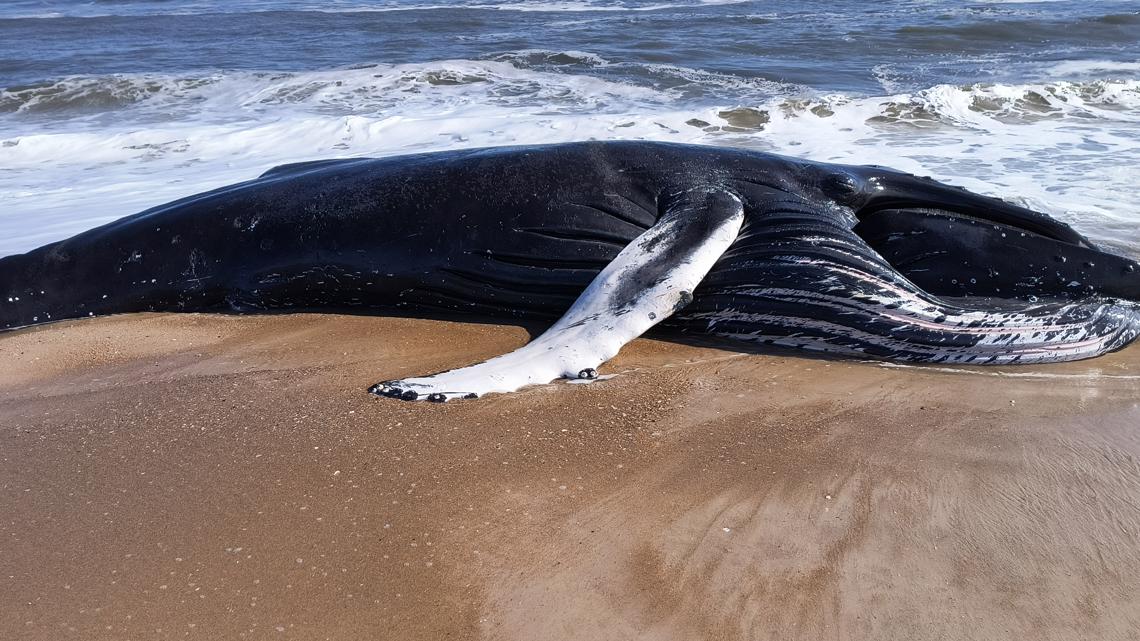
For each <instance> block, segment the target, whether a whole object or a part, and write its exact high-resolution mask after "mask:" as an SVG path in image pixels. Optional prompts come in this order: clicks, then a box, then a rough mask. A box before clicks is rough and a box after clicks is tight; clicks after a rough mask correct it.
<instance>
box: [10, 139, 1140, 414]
mask: <svg viewBox="0 0 1140 641" xmlns="http://www.w3.org/2000/svg"><path fill="white" fill-rule="evenodd" d="M1138 267H1140V265H1138V264H1137V263H1136V262H1134V261H1132V260H1130V259H1128V258H1125V257H1122V256H1118V255H1115V254H1113V253H1110V252H1107V251H1104V250H1102V249H1099V248H1098V247H1096V246H1095V245H1094V244H1093V243H1091V242H1090V241H1089V240H1087V239H1086V238H1085V237H1083V236H1082V235H1080V234H1079V233H1077V232H1075V231H1074V230H1073V229H1071V228H1070V227H1069V226H1068V225H1066V224H1064V223H1062V222H1060V221H1057V220H1055V219H1053V218H1051V217H1049V216H1047V215H1045V214H1042V213H1038V212H1034V211H1031V210H1029V209H1025V208H1022V207H1019V206H1016V205H1014V204H1011V203H1008V202H1005V201H1002V200H999V199H995V198H990V197H985V196H981V195H977V194H974V193H970V192H968V191H966V190H964V189H961V188H957V187H952V186H947V185H944V184H941V183H938V182H936V181H933V180H931V179H929V178H922V177H917V176H913V175H909V174H906V173H902V172H898V171H894V170H891V169H887V168H883V167H873V166H848V165H837V164H825V163H817V162H810V161H806V160H800V159H795V158H789V157H782V156H776V155H771V154H766V153H760V152H755V151H748V150H741V149H728V148H717V147H706V146H692V145H679V144H670V143H652V142H632V141H630V142H626V141H613V142H582V143H569V144H559V145H543V146H532V147H502V148H488V149H474V150H463V151H449V152H438V153H427V154H417V155H407V156H397V157H387V158H379V159H371V158H361V159H341V160H327V161H317V162H308V163H299V164H293V165H285V166H281V167H277V168H274V169H271V170H270V171H268V172H266V173H265V174H263V175H262V176H260V177H258V178H256V179H254V180H250V181H248V182H243V183H239V184H235V185H232V186H228V187H223V188H221V189H216V190H213V191H210V192H206V193H203V194H198V195H195V196H191V197H188V198H184V199H181V200H178V201H175V202H172V203H169V204H166V205H162V206H159V207H155V208H152V209H149V210H146V211H144V212H141V213H138V214H135V215H132V216H128V217H126V218H123V219H120V220H118V221H115V222H112V223H110V224H107V225H104V226H102V227H99V228H96V229H92V230H90V231H86V232H83V233H81V234H78V235H76V236H74V237H72V238H69V239H67V240H63V241H60V242H57V243H53V244H50V245H47V246H44V247H41V248H39V249H36V250H33V251H31V252H28V253H26V254H21V255H15V256H8V257H5V258H2V259H0V330H3V329H15V328H19V327H24V326H28V325H35V324H38V323H45V322H51V321H58V320H63V319H69V318H79V317H87V316H98V315H102V314H111V313H122V312H133V311H148V310H150V311H208V310H236V311H239V312H256V311H260V310H279V309H330V308H332V309H345V308H357V309H369V310H375V311H376V313H399V314H412V315H433V316H440V315H442V316H445V317H451V318H461V319H462V318H475V317H484V318H486V317H490V318H495V319H502V320H511V319H538V320H546V321H550V322H552V324H551V325H550V326H549V329H547V330H546V331H545V332H544V333H543V334H541V335H540V336H538V337H537V338H536V339H534V340H533V341H531V342H530V343H529V344H527V345H525V346H523V347H522V348H520V349H518V350H517V351H515V352H512V353H510V354H506V355H503V356H499V357H497V358H493V359H491V360H488V361H485V362H483V363H479V364H475V365H472V366H470V367H465V368H461V369H456V370H452V371H448V372H442V373H439V374H435V375H432V376H424V377H420V378H408V379H403V380H392V381H385V382H383V383H378V384H376V385H374V386H373V387H372V388H370V389H371V391H372V392H374V393H376V394H379V395H384V396H391V397H396V398H402V399H407V400H432V401H446V400H450V399H453V398H471V397H478V396H481V395H483V394H487V393H492V392H508V391H513V390H516V389H518V388H520V387H523V386H525V385H530V384H541V383H547V382H550V381H552V380H554V379H557V378H560V377H570V378H592V377H595V376H596V375H597V369H596V368H597V367H598V366H600V365H601V364H602V363H604V362H605V361H606V360H607V359H609V358H611V357H613V356H614V355H615V354H616V353H617V351H618V350H619V349H620V348H621V347H622V345H624V344H625V343H626V342H628V341H630V340H632V339H633V338H635V337H637V336H639V335H641V334H642V333H643V332H645V331H647V330H648V329H650V328H651V327H653V326H655V325H658V324H661V325H662V326H663V327H668V328H671V329H672V330H674V331H675V332H682V333H690V334H699V335H712V336H719V337H726V338H730V339H738V340H744V341H756V342H760V343H764V344H772V345H780V346H790V347H796V348H803V349H809V350H817V351H824V352H831V353H837V354H845V355H854V356H859V357H872V358H887V359H895V360H902V361H913V362H944V363H968V364H984V363H1039V362H1050V361H1062V360H1073V359H1080V358H1087V357H1092V356H1096V355H1099V354H1102V353H1105V352H1107V351H1111V350H1115V349H1118V348H1120V347H1122V346H1124V345H1125V344H1127V343H1128V342H1130V341H1132V340H1133V339H1134V338H1136V336H1137V334H1138V333H1140V269H1138Z"/></svg>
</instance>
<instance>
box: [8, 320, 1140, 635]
mask: <svg viewBox="0 0 1140 641" xmlns="http://www.w3.org/2000/svg"><path fill="white" fill-rule="evenodd" d="M526 337H527V334H526V332H525V331H524V330H522V329H520V328H517V327H499V326H491V325H464V324H455V323H444V322H436V321H422V320H407V319H390V318H369V317H352V316H334V315H303V314H299V315H287V316H260V317H237V316H207V315H132V316H122V317H112V318H106V319H98V320H92V321H84V322H77V323H67V324H60V325H55V326H49V327H43V328H40V329H33V330H25V331H22V332H18V333H12V334H7V335H3V336H0V364H2V368H0V639H5V640H23V639H44V640H52V641H54V640H57V639H83V640H98V639H139V640H149V639H207V640H220V639H338V640H339V639H401V640H403V639H468V638H485V639H520V640H527V641H529V640H535V639H605V640H613V639H780V640H788V639H812V640H816V639H874V640H881V639H906V640H908V641H911V640H915V639H987V640H994V639H1019V640H1028V639H1032V640H1041V639H1064V640H1066V641H1068V640H1072V639H1133V638H1136V637H1138V636H1140V348H1138V347H1133V348H1131V349H1128V350H1124V351H1122V352H1119V353H1116V354H1112V355H1109V356H1107V357H1104V358H1100V359H1096V360H1092V361H1086V362H1081V363H1072V364H1065V365H1057V366H1038V367H1032V368H1012V369H1011V368H1005V369H1000V368H999V369H976V370H973V371H968V370H961V369H960V370H948V369H938V368H914V367H888V366H885V365H883V364H875V363H857V362H838V361H826V360H817V359H809V358H802V357H799V356H780V355H775V356H773V355H744V354H738V353H735V352H732V351H726V350H723V349H715V348H710V347H693V346H687V345H679V344H674V343H668V342H660V341H654V340H639V341H636V342H635V343H633V344H631V345H630V346H628V347H627V348H626V349H625V350H623V351H622V353H621V355H620V356H619V357H618V358H617V359H615V360H614V361H613V362H611V363H609V364H608V365H606V366H605V367H604V368H603V374H605V373H616V374H618V376H616V377H615V378H612V379H610V380H606V381H602V382H599V383H594V384H590V385H569V384H557V385H550V386H544V387H538V388H531V389H528V390H526V391H524V392H522V393H519V394H514V395H509V396H493V397H487V398H485V399H480V400H478V401H468V402H454V403H449V404H447V405H435V404H413V403H404V402H400V401H393V400H389V399H377V398H373V397H370V396H368V395H366V394H365V393H364V391H363V390H364V389H365V387H366V386H367V385H369V384H371V383H374V382H376V381H377V380H380V379H382V378H396V377H401V376H407V375H416V374H423V373H426V372H430V371H435V370H440V369H445V368H450V367H455V366H460V365H465V364H468V363H470V362H473V361H475V360H479V359H483V358H486V357H489V356H492V355H495V354H498V353H501V352H504V351H506V350H508V349H511V348H513V347H515V346H518V345H520V344H522V343H523V342H525V340H526Z"/></svg>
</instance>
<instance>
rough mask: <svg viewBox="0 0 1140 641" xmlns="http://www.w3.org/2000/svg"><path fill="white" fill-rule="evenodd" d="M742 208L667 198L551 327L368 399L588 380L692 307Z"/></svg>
mask: <svg viewBox="0 0 1140 641" xmlns="http://www.w3.org/2000/svg"><path fill="white" fill-rule="evenodd" d="M743 221H744V206H743V204H742V202H741V200H740V198H738V197H737V196H736V195H735V194H733V193H731V192H729V191H727V190H723V189H719V188H711V189H710V188H707V187H706V188H694V189H691V190H688V191H683V192H679V193H677V194H673V195H672V196H671V198H670V199H669V205H667V207H666V209H665V211H664V214H663V215H662V216H661V218H660V219H659V220H658V221H657V222H656V223H655V224H654V225H653V226H652V227H650V228H649V229H648V230H646V231H645V232H644V233H642V234H641V235H639V236H638V237H637V238H635V239H634V240H633V241H632V242H631V243H629V244H628V245H626V247H625V248H624V249H623V250H622V251H621V252H620V253H619V254H618V255H617V257H616V258H614V260H613V261H611V262H610V263H609V264H608V265H607V266H606V267H605V268H604V269H603V270H602V271H601V273H599V274H598V275H597V277H595V278H594V280H593V282H591V283H590V285H589V286H588V287H587V288H586V289H585V291H583V292H582V294H581V296H579V297H578V300H577V301H576V302H575V303H574V304H573V305H572V306H571V307H570V309H569V310H568V311H567V312H566V314H565V315H563V316H562V318H560V319H559V320H558V322H556V323H555V324H554V325H553V326H551V327H550V329H548V330H547V331H546V332H544V333H543V334H542V335H541V336H539V337H538V338H536V339H535V340H533V341H531V342H530V343H528V344H527V345H524V346H523V347H520V348H519V349H517V350H515V351H514V352H511V353H509V354H504V355H503V356H498V357H496V358H492V359H490V360H488V361H485V362H483V363H479V364H477V365H472V366H470V367H464V368H460V369H455V370H451V371H447V372H442V373H439V374H435V375H432V376H425V377H419V378H408V379H403V380H396V381H386V382H384V383H378V384H376V385H373V386H372V387H371V388H369V391H370V392H372V393H373V394H377V395H380V396H386V397H389V398H398V399H401V400H430V401H449V400H453V399H457V398H468V397H470V396H471V395H475V396H476V397H479V396H483V395H485V394H493V393H503V392H513V391H516V390H518V389H520V388H522V387H525V386H527V385H539V384H544V383H549V382H551V381H554V380H556V379H559V378H569V379H579V380H590V379H595V378H597V376H598V373H597V368H598V367H599V366H600V365H601V364H602V363H605V362H606V361H607V360H609V359H610V358H613V356H614V355H616V354H617V353H618V350H620V349H621V347H622V346H623V345H625V344H626V343H628V342H629V341H631V340H633V339H634V338H637V337H638V336H640V335H641V334H643V333H644V332H645V331H646V330H648V329H649V328H650V327H653V326H654V325H656V324H657V323H660V322H661V321H663V320H665V319H666V318H669V317H670V316H671V315H673V313H674V312H676V311H678V310H679V309H681V308H683V307H684V306H685V305H686V304H688V303H689V302H690V301H692V299H693V296H692V291H693V289H694V288H695V287H696V286H697V285H698V284H699V283H700V282H701V280H702V279H703V278H704V277H705V275H706V274H708V272H709V270H711V269H712V267H713V265H714V264H715V263H716V261H717V260H718V259H719V258H720V257H721V255H722V254H724V252H725V251H726V250H727V249H728V247H729V246H730V245H732V243H733V242H734V241H735V240H736V237H737V235H738V234H739V233H740V228H741V225H742V224H743Z"/></svg>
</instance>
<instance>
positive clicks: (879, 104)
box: [0, 0, 1140, 256]
mask: <svg viewBox="0 0 1140 641" xmlns="http://www.w3.org/2000/svg"><path fill="white" fill-rule="evenodd" d="M616 138H622V139H651V140H670V141H676V142H687V143H699V144H711V145H728V146H738V147H747V148H753V149H760V150H765V151H773V152H778V153H782V154H788V155H793V156H800V157H805V158H811V159H816V160H828V161H837V162H847V163H867V164H882V165H888V166H893V167H897V168H899V169H904V170H908V171H912V172H916V173H921V174H924V175H931V176H934V177H935V178H938V179H941V180H944V181H947V182H951V183H955V184H959V185H962V186H965V187H968V188H970V189H973V190H976V191H979V192H982V193H987V194H991V195H996V196H1000V197H1003V198H1007V199H1010V200H1013V201H1015V202H1018V203H1020V204H1023V205H1026V206H1029V207H1032V208H1035V209H1038V210H1042V211H1046V212H1049V213H1051V214H1054V215H1056V216H1058V217H1059V218H1062V219H1064V220H1066V221H1068V222H1070V223H1072V224H1074V225H1075V226H1077V227H1078V229H1079V230H1080V231H1082V232H1084V233H1085V234H1086V235H1088V236H1090V237H1091V238H1093V239H1094V240H1096V241H1099V242H1102V243H1105V244H1108V245H1111V246H1113V247H1116V248H1117V249H1118V250H1119V251H1121V252H1124V253H1127V254H1131V255H1133V256H1140V208H1138V207H1137V204H1138V200H1140V6H1138V5H1137V3H1135V2H1133V1H1113V0H1104V1H1098V2H1087V1H1085V0H1074V1H1067V0H1054V1H1051V2H1016V1H1015V2H1001V1H997V0H991V1H981V2H949V1H943V0H899V1H894V2H890V1H887V2H868V1H866V0H861V1H859V2H850V1H846V0H828V1H823V0H796V1H789V0H757V1H732V0H704V1H698V0H650V1H641V0H636V1H635V0H628V1H609V0H536V1H530V0H460V1H458V2H440V1H437V0H333V1H328V2H314V1H305V0H264V1H253V0H82V1H75V0H6V1H5V2H4V3H2V4H0V255H6V254H10V253H17V252H22V251H26V250H28V249H32V248H34V247H36V246H39V245H41V244H44V243H47V242H51V241H54V240H58V239H60V238H64V237H67V236H69V235H71V234H74V233H76V232H78V231H81V230H83V229H87V228H90V227H93V226H96V225H99V224H102V223H105V222H107V221H110V220H113V219H115V218H118V217H120V216H123V215H127V214H130V213H134V212H136V211H139V210H142V209H144V208H146V207H150V206H153V205H157V204H160V203H163V202H166V201H169V200H172V199H174V198H178V197H181V196H185V195H188V194H192V193H196V192H199V191H203V190H206V189H211V188H214V187H218V186H221V185H225V184H229V183H233V182H237V181H241V180H245V179H249V178H252V177H254V176H257V175H258V174H260V173H261V172H263V171H265V170H266V169H268V168H269V167H272V166H274V165H277V164H281V163H286V162H296V161H301V160H309V159H317V158H329V157H353V156H382V155H392V154H401V153H410V152H422V151H432V150H443V149H455V148H461V147H476V146H489V145H508V144H528V143H545V142H561V141H570V140H586V139H616Z"/></svg>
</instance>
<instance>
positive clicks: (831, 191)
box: [820, 173, 859, 204]
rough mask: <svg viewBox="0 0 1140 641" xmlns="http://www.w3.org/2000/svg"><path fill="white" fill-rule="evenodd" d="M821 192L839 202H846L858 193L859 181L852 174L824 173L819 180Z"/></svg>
mask: <svg viewBox="0 0 1140 641" xmlns="http://www.w3.org/2000/svg"><path fill="white" fill-rule="evenodd" d="M820 187H822V188H823V193H824V194H826V195H827V196H830V197H831V198H834V199H835V200H837V201H839V202H840V203H843V204H847V203H848V201H850V200H851V199H852V197H853V196H856V195H858V194H859V183H858V182H856V181H855V178H854V177H853V176H850V175H848V174H844V173H832V174H828V175H826V176H825V177H824V178H823V180H822V181H821V182H820Z"/></svg>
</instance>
